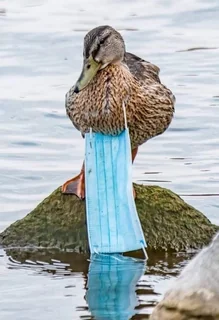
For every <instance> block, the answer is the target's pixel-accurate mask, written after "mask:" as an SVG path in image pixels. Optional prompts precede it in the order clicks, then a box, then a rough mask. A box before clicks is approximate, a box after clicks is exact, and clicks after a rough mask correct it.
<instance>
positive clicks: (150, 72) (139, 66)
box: [124, 52, 160, 83]
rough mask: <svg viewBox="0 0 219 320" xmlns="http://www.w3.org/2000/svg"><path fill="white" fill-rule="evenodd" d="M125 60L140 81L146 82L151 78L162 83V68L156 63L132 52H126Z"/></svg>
mask: <svg viewBox="0 0 219 320" xmlns="http://www.w3.org/2000/svg"><path fill="white" fill-rule="evenodd" d="M124 62H125V63H126V65H127V66H128V68H129V70H130V72H131V73H132V74H133V76H135V77H136V78H137V79H138V80H139V81H141V82H146V81H150V80H151V81H152V82H157V83H160V78H159V72H160V69H159V68H158V67H157V66H156V65H154V64H152V63H150V62H148V61H145V60H143V59H141V58H139V57H137V56H136V55H134V54H133V53H130V52H126V53H125V58H124Z"/></svg>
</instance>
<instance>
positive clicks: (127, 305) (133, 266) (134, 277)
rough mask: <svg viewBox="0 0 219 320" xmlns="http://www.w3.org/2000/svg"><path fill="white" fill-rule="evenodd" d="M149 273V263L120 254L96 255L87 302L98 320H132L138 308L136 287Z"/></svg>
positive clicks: (91, 266)
mask: <svg viewBox="0 0 219 320" xmlns="http://www.w3.org/2000/svg"><path fill="white" fill-rule="evenodd" d="M144 272H145V261H144V260H140V259H134V258H130V257H124V256H122V255H120V254H111V255H107V254H93V255H92V256H91V262H90V267H89V273H88V282H87V293H86V300H87V303H88V306H89V310H90V312H91V314H92V316H94V317H95V319H96V320H116V319H120V320H128V319H130V318H131V317H132V316H133V315H134V314H135V313H136V312H135V307H136V306H137V305H138V299H137V295H136V292H135V290H136V284H137V282H138V281H139V279H140V277H141V276H142V275H143V274H144Z"/></svg>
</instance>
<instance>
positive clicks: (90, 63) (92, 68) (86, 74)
mask: <svg viewBox="0 0 219 320" xmlns="http://www.w3.org/2000/svg"><path fill="white" fill-rule="evenodd" d="M100 68H101V63H98V62H96V61H95V60H94V59H93V57H92V56H90V57H89V58H88V59H85V60H84V64H83V69H82V72H81V75H80V77H79V79H78V81H77V82H76V84H75V88H74V92H76V93H78V92H80V91H81V90H82V89H84V88H85V87H86V86H87V85H88V84H89V83H90V81H91V80H92V79H93V78H94V76H95V75H96V73H97V71H98V70H99V69H100Z"/></svg>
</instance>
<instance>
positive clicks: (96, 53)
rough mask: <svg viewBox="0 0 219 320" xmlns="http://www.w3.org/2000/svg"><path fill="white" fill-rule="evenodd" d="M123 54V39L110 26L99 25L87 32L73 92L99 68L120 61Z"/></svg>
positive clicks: (89, 79) (79, 88)
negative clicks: (81, 67)
mask: <svg viewBox="0 0 219 320" xmlns="http://www.w3.org/2000/svg"><path fill="white" fill-rule="evenodd" d="M124 54H125V43H124V40H123V38H122V36H121V34H120V33H119V32H117V31H116V30H115V29H113V28H112V27H110V26H100V27H97V28H94V29H92V30H91V31H90V32H88V33H87V34H86V36H85V38H84V52H83V57H84V63H83V69H82V72H81V75H80V77H79V79H78V81H77V82H76V84H75V89H74V92H76V93H78V92H79V91H81V90H82V89H84V88H85V87H86V86H87V85H88V84H89V83H90V81H91V80H92V79H93V78H94V76H95V75H96V73H97V72H98V71H99V70H100V69H103V68H105V67H106V66H108V65H109V64H111V63H118V62H120V61H122V60H123V58H124Z"/></svg>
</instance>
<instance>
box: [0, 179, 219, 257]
mask: <svg viewBox="0 0 219 320" xmlns="http://www.w3.org/2000/svg"><path fill="white" fill-rule="evenodd" d="M135 189H136V193H137V199H136V206H137V210H138V214H139V217H140V220H141V223H142V227H143V230H144V234H145V238H146V241H147V243H148V249H151V250H174V251H178V250H186V249H188V248H195V249H196V248H200V247H202V246H203V245H205V244H207V243H209V241H210V240H211V239H212V236H213V235H214V234H215V232H216V231H217V230H218V228H217V227H216V226H214V225H212V224H211V223H210V221H209V220H208V219H207V218H206V217H205V216H204V215H203V214H202V213H201V212H199V211H197V210H196V209H194V208H193V207H192V206H190V205H188V204H187V203H185V202H184V201H183V200H182V199H181V198H180V197H179V196H177V195H176V194H174V193H173V192H171V191H170V190H167V189H163V188H160V187H157V186H143V185H142V186H140V185H135ZM0 244H1V245H3V246H5V247H14V246H15V247H17V246H19V247H24V246H37V247H57V248H60V249H66V248H72V249H74V250H76V251H79V252H87V250H88V240H87V230H86V221H85V202H84V201H81V200H79V199H78V198H77V197H76V196H72V195H63V194H62V193H61V191H60V188H58V189H56V190H55V191H54V192H53V193H52V194H51V195H50V196H49V197H47V198H46V199H44V200H43V201H42V202H41V203H40V204H39V205H38V206H37V207H36V208H35V209H34V210H33V211H32V212H30V213H29V214H28V215H27V216H26V217H24V218H23V219H21V220H19V221H16V222H15V223H13V224H12V225H11V226H9V227H8V228H7V229H6V230H5V231H3V232H2V233H1V234H0Z"/></svg>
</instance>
